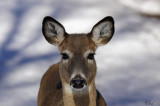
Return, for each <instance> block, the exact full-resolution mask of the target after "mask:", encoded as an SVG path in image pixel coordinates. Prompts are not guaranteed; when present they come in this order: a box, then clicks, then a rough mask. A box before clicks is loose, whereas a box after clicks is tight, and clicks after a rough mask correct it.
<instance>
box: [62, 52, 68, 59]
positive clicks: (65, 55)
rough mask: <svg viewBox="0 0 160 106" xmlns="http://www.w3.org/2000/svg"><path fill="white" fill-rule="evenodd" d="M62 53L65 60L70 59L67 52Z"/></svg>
mask: <svg viewBox="0 0 160 106" xmlns="http://www.w3.org/2000/svg"><path fill="white" fill-rule="evenodd" d="M61 55H62V59H64V60H66V59H69V56H68V55H67V54H66V53H61Z"/></svg>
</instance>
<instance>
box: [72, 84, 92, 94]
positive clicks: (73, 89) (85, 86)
mask: <svg viewBox="0 0 160 106" xmlns="http://www.w3.org/2000/svg"><path fill="white" fill-rule="evenodd" d="M71 89H72V92H73V94H85V93H87V92H88V91H89V87H88V86H87V85H84V86H83V88H80V89H77V88H73V87H72V86H71Z"/></svg>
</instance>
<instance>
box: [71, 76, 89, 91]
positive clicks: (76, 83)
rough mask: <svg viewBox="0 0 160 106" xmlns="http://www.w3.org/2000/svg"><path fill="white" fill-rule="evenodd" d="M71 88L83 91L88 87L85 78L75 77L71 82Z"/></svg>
mask: <svg viewBox="0 0 160 106" xmlns="http://www.w3.org/2000/svg"><path fill="white" fill-rule="evenodd" d="M70 86H71V87H72V88H74V89H82V88H84V87H85V86H86V81H85V79H83V78H80V77H75V78H73V79H72V80H71V82H70Z"/></svg>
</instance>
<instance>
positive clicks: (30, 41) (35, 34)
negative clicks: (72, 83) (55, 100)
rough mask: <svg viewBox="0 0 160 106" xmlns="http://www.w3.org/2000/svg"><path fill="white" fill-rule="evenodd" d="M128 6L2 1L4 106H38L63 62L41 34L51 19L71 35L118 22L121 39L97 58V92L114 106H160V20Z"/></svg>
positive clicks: (104, 0) (0, 87) (0, 104)
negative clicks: (49, 72) (44, 80)
mask: <svg viewBox="0 0 160 106" xmlns="http://www.w3.org/2000/svg"><path fill="white" fill-rule="evenodd" d="M120 1H121V0H120ZM123 4H124V3H122V4H121V2H118V0H117V1H116V0H110V1H109V0H95V1H91V0H88V1H86V0H81V1H78V0H77V1H74V0H73V1H71V0H69V1H66V0H54V1H53V0H43V1H42V0H37V1H36V0H26V1H23V2H22V0H12V1H9V0H1V1H0V14H1V16H0V106H36V102H37V93H38V89H39V83H40V79H41V77H42V75H43V74H44V72H45V71H46V69H47V68H48V67H49V66H50V65H51V64H54V63H56V62H58V61H59V59H60V55H59V52H58V49H57V47H54V46H52V45H50V44H48V43H47V41H45V39H44V37H43V36H42V33H41V23H42V20H43V18H44V16H46V15H49V16H52V17H54V18H55V19H57V20H58V21H60V22H61V23H62V24H63V25H64V27H65V29H66V31H67V32H68V33H87V32H89V31H90V30H91V28H92V26H93V25H94V24H95V23H97V22H98V21H99V20H101V19H102V18H104V17H105V16H109V15H110V16H113V17H114V19H115V27H116V32H115V35H114V37H113V39H112V40H111V41H110V42H109V44H108V45H107V46H104V47H100V48H99V49H98V50H97V53H96V54H97V55H96V60H97V66H98V74H97V78H96V84H97V88H98V89H99V90H100V92H101V93H102V95H103V97H104V98H105V100H106V101H107V103H108V106H146V105H148V104H145V103H146V102H147V103H148V101H150V103H151V104H152V103H153V104H152V106H160V101H159V100H160V30H159V28H160V19H156V18H149V17H144V16H143V15H141V14H139V13H137V12H135V11H134V10H131V9H130V8H128V7H127V6H126V3H125V6H124V5H123ZM150 8H151V7H150ZM151 104H150V105H151Z"/></svg>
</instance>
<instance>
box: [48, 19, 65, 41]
mask: <svg viewBox="0 0 160 106" xmlns="http://www.w3.org/2000/svg"><path fill="white" fill-rule="evenodd" d="M52 25H53V26H54V27H55V29H54V30H55V31H56V32H57V34H55V33H53V32H50V31H48V32H49V33H48V34H47V36H48V37H57V38H58V40H60V41H62V40H63V39H64V37H63V35H64V29H63V28H62V27H61V26H59V25H58V24H56V23H54V22H51V21H49V22H48V23H47V27H48V30H53V26H52Z"/></svg>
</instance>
